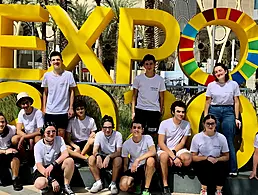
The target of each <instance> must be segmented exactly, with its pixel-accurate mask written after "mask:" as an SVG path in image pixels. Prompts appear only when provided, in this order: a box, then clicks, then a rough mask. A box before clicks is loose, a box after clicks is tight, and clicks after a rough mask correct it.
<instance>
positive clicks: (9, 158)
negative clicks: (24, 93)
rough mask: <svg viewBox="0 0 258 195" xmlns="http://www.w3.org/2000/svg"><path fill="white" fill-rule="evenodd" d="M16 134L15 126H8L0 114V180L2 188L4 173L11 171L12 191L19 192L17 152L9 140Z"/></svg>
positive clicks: (20, 185) (20, 187)
mask: <svg viewBox="0 0 258 195" xmlns="http://www.w3.org/2000/svg"><path fill="white" fill-rule="evenodd" d="M15 133H16V128H15V126H12V125H8V124H7V120H6V118H5V116H4V115H3V113H0V173H1V174H0V179H1V183H2V185H3V186H5V185H6V183H5V182H6V181H5V178H4V173H6V172H7V173H9V168H11V170H12V180H13V189H14V190H15V191H20V190H22V189H23V186H22V184H21V181H20V179H19V177H18V175H19V168H20V160H19V158H18V151H17V150H16V149H14V148H12V147H11V139H12V137H13V136H14V135H15Z"/></svg>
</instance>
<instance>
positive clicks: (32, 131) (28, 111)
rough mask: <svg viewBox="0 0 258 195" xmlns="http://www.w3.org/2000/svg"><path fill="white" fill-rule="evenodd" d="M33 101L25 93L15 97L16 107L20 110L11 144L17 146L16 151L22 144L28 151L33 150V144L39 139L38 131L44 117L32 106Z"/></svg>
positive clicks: (20, 148)
mask: <svg viewBox="0 0 258 195" xmlns="http://www.w3.org/2000/svg"><path fill="white" fill-rule="evenodd" d="M32 104H33V99H32V98H31V97H30V96H29V95H28V93H26V92H21V93H19V94H18V95H17V102H16V105H17V106H18V107H19V108H21V110H20V112H19V114H18V122H17V124H16V128H17V135H15V136H14V137H13V139H12V140H13V144H14V145H17V144H18V149H19V150H22V148H23V147H24V142H25V141H26V143H27V144H28V145H29V150H33V147H34V144H35V143H37V142H38V141H39V140H40V139H41V134H40V129H41V128H42V127H43V125H44V117H43V113H42V112H41V110H38V109H37V108H34V107H33V106H32Z"/></svg>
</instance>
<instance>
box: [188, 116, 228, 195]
mask: <svg viewBox="0 0 258 195" xmlns="http://www.w3.org/2000/svg"><path fill="white" fill-rule="evenodd" d="M203 125H204V130H203V132H200V133H198V134H196V135H195V136H194V137H193V139H192V143H191V148H190V151H191V152H192V154H193V167H194V170H195V172H196V175H197V177H198V179H199V181H200V183H201V185H202V190H201V193H200V195H207V186H210V185H216V190H217V191H216V192H215V195H222V192H221V190H222V187H223V185H224V182H225V180H226V177H227V173H228V171H227V170H228V164H227V161H228V159H229V149H228V144H227V140H226V138H225V136H224V135H222V134H221V133H218V132H216V130H215V128H216V118H215V116H213V115H207V116H206V117H204V119H203Z"/></svg>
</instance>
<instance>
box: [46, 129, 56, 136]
mask: <svg viewBox="0 0 258 195" xmlns="http://www.w3.org/2000/svg"><path fill="white" fill-rule="evenodd" d="M45 133H46V134H48V135H49V134H50V133H53V134H55V133H56V130H50V131H46V132H45Z"/></svg>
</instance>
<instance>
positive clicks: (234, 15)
mask: <svg viewBox="0 0 258 195" xmlns="http://www.w3.org/2000/svg"><path fill="white" fill-rule="evenodd" d="M242 14H243V12H241V11H238V10H235V9H231V12H230V15H229V20H231V21H234V22H236V21H237V20H238V18H239V17H240V16H241V15H242Z"/></svg>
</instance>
